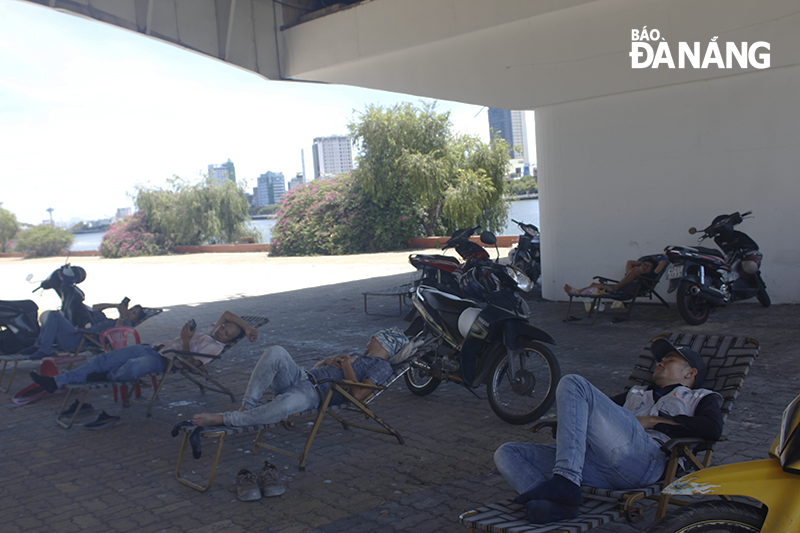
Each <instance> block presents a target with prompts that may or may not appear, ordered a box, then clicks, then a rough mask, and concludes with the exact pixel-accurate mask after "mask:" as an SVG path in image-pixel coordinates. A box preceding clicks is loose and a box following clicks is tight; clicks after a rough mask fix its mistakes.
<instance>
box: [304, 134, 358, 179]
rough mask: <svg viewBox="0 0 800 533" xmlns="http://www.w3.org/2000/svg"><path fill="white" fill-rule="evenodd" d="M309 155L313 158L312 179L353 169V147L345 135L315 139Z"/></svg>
mask: <svg viewBox="0 0 800 533" xmlns="http://www.w3.org/2000/svg"><path fill="white" fill-rule="evenodd" d="M311 155H312V156H313V157H314V179H318V178H319V177H320V176H327V175H331V174H343V173H345V172H350V171H351V170H352V169H353V145H352V143H351V142H350V137H348V136H347V135H332V136H330V137H317V138H316V139H314V144H313V146H312V147H311Z"/></svg>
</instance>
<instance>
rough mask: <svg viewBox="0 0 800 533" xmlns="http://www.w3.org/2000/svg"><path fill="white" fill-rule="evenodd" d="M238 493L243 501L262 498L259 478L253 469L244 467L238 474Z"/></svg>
mask: <svg viewBox="0 0 800 533" xmlns="http://www.w3.org/2000/svg"><path fill="white" fill-rule="evenodd" d="M236 495H237V496H239V499H240V500H242V501H243V502H254V501H256V500H260V499H261V489H259V488H258V478H257V476H256V475H255V474H254V473H252V472H251V471H249V470H247V469H246V468H243V469H241V470H239V473H238V474H236Z"/></svg>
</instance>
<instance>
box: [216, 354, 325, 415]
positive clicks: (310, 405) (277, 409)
mask: <svg viewBox="0 0 800 533" xmlns="http://www.w3.org/2000/svg"><path fill="white" fill-rule="evenodd" d="M267 389H269V390H270V391H272V394H273V396H274V398H273V399H272V400H271V401H267V402H262V401H261V397H262V396H263V395H264V393H265V392H266V391H267ZM319 403H320V399H319V394H318V393H317V389H316V388H315V387H314V385H313V384H312V383H311V381H309V379H308V377H307V376H306V372H305V370H303V368H302V367H301V366H299V365H298V364H297V363H295V362H294V359H292V356H291V355H289V352H287V351H286V350H285V349H283V348H282V347H280V346H270V347H268V348H267V349H266V350H264V353H263V354H262V355H261V358H260V359H259V360H258V363H256V366H255V368H253V373H252V374H250V382H249V383H248V384H247V390H245V393H244V398H243V399H242V406H243V407H244V408H245V410H244V411H231V412H228V413H223V415H222V416H223V420H224V423H225V425H226V426H249V425H253V424H275V423H277V422H280V421H282V420H285V419H286V418H288V417H289V416H291V415H293V414H295V413H300V412H302V411H306V410H308V409H316V408H317V407H319Z"/></svg>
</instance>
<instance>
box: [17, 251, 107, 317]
mask: <svg viewBox="0 0 800 533" xmlns="http://www.w3.org/2000/svg"><path fill="white" fill-rule="evenodd" d="M31 277H32V276H28V278H29V280H30V278H31ZM85 279H86V270H84V269H83V268H81V267H79V266H72V265H70V264H69V263H66V264H64V265H62V266H60V267H58V268H57V269H55V270H54V271H53V272H52V273H51V274H50V275H49V276H47V279H45V280H44V281H42V282H41V284H40V285H39V286H38V287H36V288H35V289H33V292H36V291H38V290H39V289H45V290H47V289H53V290H54V291H56V293H57V294H58V297H59V298H61V312H62V313H63V314H64V316H65V317H66V318H67V320H69V321H70V322H72V324H73V325H74V326H75V327H76V328H83V327H86V326H87V325H91V324H93V323H94V317H93V315H92V313H91V311H90V310H89V308H88V307H86V305H84V303H83V300H84V299H85V298H86V296H85V295H84V294H83V291H82V290H80V289H79V288H78V287H76V285H77V284H78V283H81V282H82V281H83V280H85Z"/></svg>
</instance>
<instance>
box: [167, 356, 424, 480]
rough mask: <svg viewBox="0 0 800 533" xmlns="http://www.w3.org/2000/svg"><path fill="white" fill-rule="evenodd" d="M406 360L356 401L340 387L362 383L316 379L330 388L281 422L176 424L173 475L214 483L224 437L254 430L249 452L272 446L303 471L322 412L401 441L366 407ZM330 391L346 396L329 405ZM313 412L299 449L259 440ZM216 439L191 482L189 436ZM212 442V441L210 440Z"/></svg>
mask: <svg viewBox="0 0 800 533" xmlns="http://www.w3.org/2000/svg"><path fill="white" fill-rule="evenodd" d="M410 367H411V366H410V361H406V362H403V363H401V364H399V365H396V366H394V367H393V373H392V375H391V376H390V377H389V378H388V379H387V380H386V381H384V382H383V383H382V384H380V385H372V386H369V388H371V389H373V392H372V394H370V395H369V396H368V397H366V398H365V399H363V400H361V401H359V400H356V399H355V398H353V396H352V395H351V394H350V393H349V392H347V391H346V390H344V387H347V386H353V385H357V386H359V387H366V386H368V385H365V384H363V383H353V382H351V381H347V380H320V383H327V382H330V383H331V387H330V389H328V393H327V394H326V395H325V397H324V398H323V400H322V403H320V406H319V407H318V408H317V409H310V410H307V411H303V412H301V413H296V414H294V415H292V416H291V417H290V418H289V419H288V420H284V421H282V422H278V423H276V424H258V425H252V426H235V427H234V426H212V427H204V428H199V427H196V426H192V425H184V426H182V427H180V428H178V431H180V432H182V433H183V439H182V441H181V448H180V450H179V452H178V460H177V463H176V466H175V478H176V479H177V480H178V481H179V482H180V483H182V484H184V485H186V486H187V487H192V488H193V489H195V490H199V491H201V492H205V491H207V490H208V489H210V488H211V485H212V484H213V483H214V477H215V476H216V472H217V466H219V460H220V457H221V456H222V445H223V443H224V440H225V437H229V436H234V435H239V434H243V433H251V432H254V431H257V432H258V434H257V435H256V440H255V443H254V444H253V453H254V454H256V453H258V450H259V449H260V448H264V449H268V450H272V451H275V452H278V453H281V454H283V455H287V456H289V457H293V458H295V459H298V460H299V464H298V469H299V470H301V471H304V470H305V468H306V458H307V457H308V454H309V451H310V449H311V445H312V443H313V442H314V438H315V437H316V435H317V432H318V430H319V427H320V424H322V420H323V419H324V418H325V415H326V414H330V415H331V416H332V417H333V418H335V419H336V420H337V421H339V423H341V424H342V427H343V428H344V429H349V428H350V427H356V428H360V429H366V430H368V431H374V432H376V433H382V434H385V435H391V436H393V437H394V438H396V439H397V442H398V443H400V444H403V443H404V442H405V441H404V440H403V437H402V436H401V435H400V433H399V432H398V431H397V430H395V429H394V428H393V427H391V426H390V425H389V424H388V423H386V422H385V421H384V420H383V419H381V418H380V417H378V416H377V415H376V414H375V413H374V412H373V411H372V409H370V408H369V407H368V405H369V404H371V403H372V402H373V401H374V400H375V398H377V397H378V396H379V395H380V394H381V392H383V391H384V390H386V388H388V387H389V386H390V385H391V384H392V383H394V382H395V381H397V380H398V379H399V378H400V377H401V376H402V375H403V374H405V373H406V372H408V369H409V368H410ZM334 392H338V393H340V394H341V395H342V396H344V397H345V398H347V400H348V403H344V404H338V405H330V400H331V397H332V395H333V393H334ZM348 411H349V412H351V413H358V414H360V415H363V416H364V417H365V418H369V419H372V420H373V421H374V422H375V423H376V424H377V425H378V426H379V427H375V426H366V425H363V424H361V423H353V422H351V421H348V420H346V419H345V418H344V417H343V416H342V414H343V413H345V412H348ZM314 414H316V419H315V420H314V425H313V426H312V428H311V432H310V434H309V435H308V437H307V438H306V441H305V444H304V446H303V449H302V450H301V451H299V452H297V451H293V450H287V449H285V448H278V447H276V446H273V445H271V444H267V443H266V442H262V437H263V436H264V434H265V432H266V431H267V430H271V429H277V428H282V427H287V426H291V425H293V423H292V422H291V421H292V420H294V419H295V418H297V417H306V416H309V415H314ZM192 438H196V439H216V446H215V447H214V451H213V458H212V459H211V465H210V467H209V474H208V479H207V480H206V481H205V482H204V483H203V484H200V483H195V482H193V481H191V480H189V479H187V478H186V477H185V476H184V475H183V473H182V471H181V470H182V465H183V460H184V457H185V454H186V450H187V449H188V448H189V443H190V439H192ZM212 442H213V441H212Z"/></svg>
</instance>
